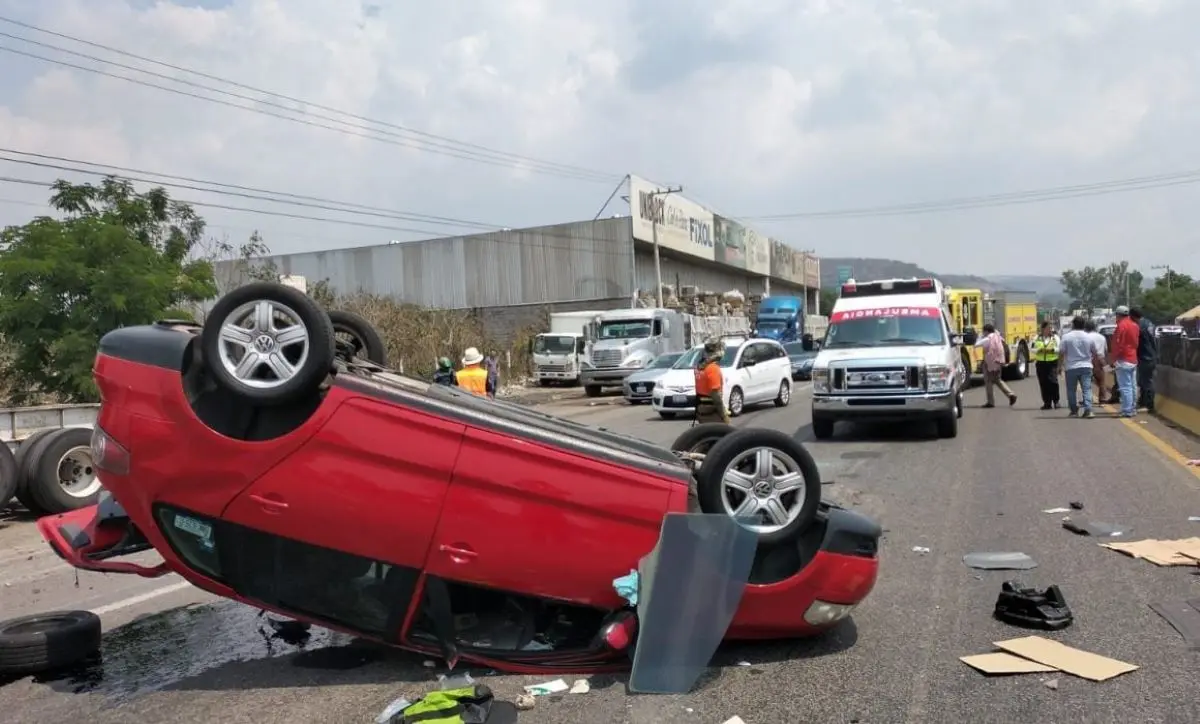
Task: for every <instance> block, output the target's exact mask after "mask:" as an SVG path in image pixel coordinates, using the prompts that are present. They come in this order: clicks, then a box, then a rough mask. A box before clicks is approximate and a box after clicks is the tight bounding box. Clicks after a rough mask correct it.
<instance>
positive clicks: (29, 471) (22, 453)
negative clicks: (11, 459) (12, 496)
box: [16, 430, 58, 517]
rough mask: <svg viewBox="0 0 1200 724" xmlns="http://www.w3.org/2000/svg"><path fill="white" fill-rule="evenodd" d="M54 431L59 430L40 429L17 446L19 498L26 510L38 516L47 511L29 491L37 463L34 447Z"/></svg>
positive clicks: (17, 493)
mask: <svg viewBox="0 0 1200 724" xmlns="http://www.w3.org/2000/svg"><path fill="white" fill-rule="evenodd" d="M52 432H58V430H39V431H38V432H35V433H33V434H32V435H30V436H29V437H27V438H25V439H24V440H22V441H21V446H20V447H18V448H17V454H16V460H17V492H16V496H17V500H18V501H19V502H20V503H21V505H24V506H25V509H26V510H28V511H29V512H30V513H32V514H33V515H35V516H38V517H40V516H43V515H45V514H46V512H47V511H45V510H42V507H41V506H40V505H38V504H37V501H36V500H34V499H33V496H32V495H31V494H30V492H29V486H30V481H32V480H33V468H34V466H35V465H36V464H37V455H35V454H34V448H35V447H37V446H38V443H40V442H41V441H42V440H45V439H46V436H47V435H49V434H50V433H52Z"/></svg>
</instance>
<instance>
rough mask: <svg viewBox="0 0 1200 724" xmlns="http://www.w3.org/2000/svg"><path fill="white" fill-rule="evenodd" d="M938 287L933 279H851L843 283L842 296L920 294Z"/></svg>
mask: <svg viewBox="0 0 1200 724" xmlns="http://www.w3.org/2000/svg"><path fill="white" fill-rule="evenodd" d="M936 289H937V287H936V286H935V285H934V283H933V280H932V279H885V280H883V281H877V282H864V283H862V284H859V283H858V282H856V281H854V280H853V279H850V280H848V281H847V282H846V283H845V284H843V285H842V296H843V297H882V296H887V295H890V294H920V293H922V292H932V291H934V290H936Z"/></svg>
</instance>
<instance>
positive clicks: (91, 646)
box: [0, 611, 101, 676]
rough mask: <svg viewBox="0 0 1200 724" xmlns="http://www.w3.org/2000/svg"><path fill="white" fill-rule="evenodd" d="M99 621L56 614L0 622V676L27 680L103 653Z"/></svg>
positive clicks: (76, 613)
mask: <svg viewBox="0 0 1200 724" xmlns="http://www.w3.org/2000/svg"><path fill="white" fill-rule="evenodd" d="M100 633H101V631H100V617H99V616H97V615H96V614H94V613H92V612H91V611H54V612H51V613H38V614H34V615H32V616H21V617H20V618H13V619H9V620H7V621H2V622H0V674H8V675H15V676H25V675H28V674H37V673H41V672H43V671H52V670H54V669H61V668H64V667H67V666H71V665H72V664H77V663H79V662H80V661H83V660H84V659H86V658H88V657H89V656H92V655H93V654H95V653H97V652H98V651H99V650H100Z"/></svg>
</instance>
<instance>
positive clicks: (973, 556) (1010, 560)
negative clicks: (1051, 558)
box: [963, 552, 1037, 571]
mask: <svg viewBox="0 0 1200 724" xmlns="http://www.w3.org/2000/svg"><path fill="white" fill-rule="evenodd" d="M963 563H965V564H967V566H968V567H970V568H978V569H979V570H981V571H1028V570H1029V569H1031V568H1037V561H1035V560H1033V559H1032V558H1030V557H1029V556H1028V555H1026V554H1024V553H1017V552H1005V553H968V554H967V555H965V556H963Z"/></svg>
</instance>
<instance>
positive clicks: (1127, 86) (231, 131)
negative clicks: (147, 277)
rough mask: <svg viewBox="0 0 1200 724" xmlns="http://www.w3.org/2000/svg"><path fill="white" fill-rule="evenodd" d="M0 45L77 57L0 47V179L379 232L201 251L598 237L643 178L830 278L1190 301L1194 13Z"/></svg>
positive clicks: (810, 2) (22, 191)
mask: <svg viewBox="0 0 1200 724" xmlns="http://www.w3.org/2000/svg"><path fill="white" fill-rule="evenodd" d="M0 17H3V18H6V19H8V20H17V21H19V22H22V23H26V24H30V25H34V26H37V27H39V28H43V29H46V30H51V31H54V32H56V33H60V34H62V36H69V37H62V36H54V35H47V34H45V33H42V32H38V31H36V30H32V29H30V28H28V27H22V26H20V25H15V24H12V23H10V22H4V21H0V50H3V51H4V52H0V148H3V149H4V150H3V151H0V157H2V158H8V159H12V158H18V159H24V160H25V161H29V160H30V159H31V158H32V157H30V156H20V157H17V156H13V155H12V151H21V152H26V153H40V154H45V155H50V156H57V157H61V158H66V159H70V162H69V163H68V162H63V161H53V160H46V159H42V160H40V161H39V163H46V164H51V165H59V166H68V167H70V168H80V166H79V162H80V161H87V162H92V163H95V164H106V165H109V166H122V167H127V168H130V169H137V170H139V171H142V172H156V173H162V174H172V175H175V176H180V177H190V178H194V179H199V180H202V181H206V182H214V181H215V182H220V183H223V184H234V185H240V186H246V187H253V188H257V189H264V190H269V191H272V192H286V193H290V194H298V195H304V196H309V197H317V198H321V199H329V200H333V201H337V202H350V203H355V204H359V205H362V206H368V207H372V209H366V210H364V211H367V212H368V213H366V214H357V215H356V214H351V213H347V211H346V210H345V207H344V206H339V205H333V206H331V205H330V204H329V203H328V202H315V201H308V202H303V203H308V204H310V205H309V206H300V205H295V204H292V205H284V204H279V203H269V202H267V201H264V200H262V199H257V198H247V197H246V196H232V195H228V194H213V193H210V192H205V191H202V190H198V189H197V188H192V189H182V188H175V189H173V192H174V194H175V195H177V196H178V197H180V198H184V199H187V200H191V201H195V202H198V203H203V204H208V206H206V207H204V208H203V209H202V213H203V214H204V215H205V217H206V218H207V219H209V221H210V225H211V228H212V231H213V233H214V234H227V235H229V237H230V238H231V239H235V240H236V239H237V238H241V237H244V236H246V235H247V234H248V233H249V231H251V230H253V229H259V230H261V231H262V233H263V234H264V235H265V237H266V240H267V242H268V244H270V246H271V247H272V250H273V251H276V252H288V251H304V250H313V249H320V248H332V247H339V246H357V245H362V244H370V243H381V242H384V241H387V240H389V239H410V238H415V237H418V236H442V235H451V234H458V233H465V232H468V231H470V230H477V229H481V228H489V227H501V226H512V227H515V226H525V225H534V224H541V223H554V222H562V221H570V220H577V219H589V218H591V217H592V216H593V215H594V214H596V212H597V210H599V209H600V207H601V205H602V204H603V203H604V201H605V199H606V198H607V197H608V195H609V194H610V192H611V191H612V190H613V188H614V186H615V185H616V184H617V183H618V181H619V179H620V178H621V177H622V176H623V175H624V174H626V173H636V174H639V175H642V176H645V177H648V178H650V179H653V180H656V181H659V182H663V183H671V184H681V185H682V186H683V187H684V189H685V192H684V195H685V196H688V197H690V198H692V199H693V200H695V201H698V202H701V203H704V204H705V205H707V206H709V207H710V208H713V209H714V210H716V211H717V212H718V213H723V214H726V215H729V216H734V217H739V218H743V219H746V220H748V223H751V224H752V225H754V226H755V227H757V228H759V229H760V230H761V231H763V232H766V233H769V234H771V235H772V236H776V237H777V238H780V239H783V240H786V241H788V242H789V243H791V244H793V245H795V246H797V247H801V248H812V249H815V250H816V251H817V252H818V253H819V254H821V255H826V256H884V257H891V258H897V259H903V260H907V261H913V262H917V263H920V264H922V265H924V266H926V267H929V268H931V269H933V270H935V271H941V272H969V273H977V274H983V275H988V274H1024V273H1032V274H1043V273H1044V274H1056V273H1057V272H1058V271H1060V270H1061V269H1063V268H1065V267H1074V266H1081V265H1083V264H1086V263H1094V264H1102V263H1107V262H1108V261H1110V260H1114V259H1128V260H1129V261H1131V262H1132V263H1133V264H1134V265H1136V266H1139V267H1142V268H1143V269H1147V271H1148V268H1149V267H1150V266H1152V265H1158V264H1171V265H1172V266H1173V267H1175V268H1180V269H1182V270H1184V271H1189V272H1191V273H1200V204H1197V203H1195V202H1194V201H1193V199H1194V198H1195V195H1196V194H1197V193H1200V184H1194V183H1193V182H1194V181H1200V171H1195V172H1194V173H1195V175H1188V174H1189V173H1192V170H1193V169H1200V140H1197V139H1198V134H1197V131H1196V129H1197V128H1200V123H1198V121H1200V95H1198V94H1200V45H1197V44H1196V43H1195V41H1194V35H1195V29H1196V28H1197V27H1200V3H1198V2H1195V1H1194V0H1192V1H1189V0H1089V1H1088V2H1086V3H1085V2H1078V1H1072V0H1036V1H1035V0H971V1H970V2H967V1H965V0H753V1H751V0H706V1H705V2H699V1H695V2H684V1H683V0H653V1H651V0H641V1H640V2H635V1H634V0H611V1H610V2H604V3H598V2H583V1H581V0H508V1H507V2H503V3H500V2H488V3H483V2H470V3H468V2H459V1H456V0H445V1H444V2H440V3H410V2H395V1H394V0H368V1H367V2H365V3H364V4H357V3H356V2H354V1H353V0H286V1H284V0H174V2H167V1H166V0H159V1H158V2H152V1H151V0H36V1H35V0H0ZM13 36H15V37H13ZM78 40H85V41H88V42H90V43H94V44H99V45H103V46H109V47H111V48H114V49H117V50H119V51H124V52H126V53H133V54H136V55H139V56H143V57H144V58H147V59H151V60H154V61H160V62H162V63H167V64H170V65H174V66H179V67H180V68H185V69H190V70H194V71H200V72H202V73H205V74H207V75H208V76H209V77H204V76H197V75H194V74H188V73H185V72H183V71H181V70H178V69H172V68H170V67H167V66H165V65H156V64H154V63H151V62H148V61H147V60H138V59H135V58H131V57H129V56H128V55H120V54H117V53H114V52H112V51H111V50H107V49H104V48H100V47H97V46H96V45H90V46H89V45H85V44H81V43H80V42H78ZM29 41H34V43H31V42H29ZM35 43H40V44H42V45H38V44H35ZM47 46H52V47H47ZM11 50H17V51H20V52H21V53H27V54H32V55H36V56H41V58H33V57H29V55H20V54H16V53H12V52H9V51H11ZM66 51H72V52H73V53H76V54H75V55H73V54H72V53H71V52H66ZM87 56H91V57H87ZM114 62H115V63H120V64H123V65H125V66H131V67H133V68H142V69H145V70H147V71H150V72H151V73H153V74H157V75H146V74H144V73H138V72H136V71H135V70H130V69H128V68H121V67H118V66H114V65H112V64H111V63H114ZM65 64H71V65H75V66H82V67H84V68H90V69H96V70H101V71H103V72H104V73H109V74H112V75H120V76H125V77H127V78H137V79H139V80H140V81H141V82H142V83H143V84H138V83H134V82H130V81H129V80H123V79H118V78H113V77H108V76H104V75H100V74H96V73H93V72H87V71H84V70H80V69H77V68H72V67H70V65H65ZM180 79H182V80H184V81H187V82H189V83H191V84H192V85H187V84H181V83H180ZM227 81H232V82H234V83H237V84H240V85H230V84H229V83H228V82H227ZM146 83H150V84H155V85H159V86H164V87H168V88H173V89H175V90H176V91H177V92H171V91H168V90H163V89H161V88H153V87H148V86H147V85H144V84H146ZM212 89H216V90H212ZM261 91H269V92H270V93H273V94H278V95H275V96H271V95H266V94H264V93H262V92H261ZM186 94H194V95H199V96H202V97H204V98H207V99H210V100H202V99H198V98H194V97H191V96H189V95H186ZM280 95H282V96H288V97H290V98H291V99H290V100H289V99H285V98H281V97H279V96H280ZM211 99H215V101H214V100H211ZM297 100H302V101H307V102H309V103H311V104H316V105H302V104H300V103H298V102H296V101H297ZM317 106H322V107H324V108H320V107H317ZM247 107H249V108H250V109H251V110H246V108H247ZM347 114H349V115H347ZM280 116H283V117H286V118H291V119H299V122H297V121H296V120H285V118H281V117H280ZM1189 139H1191V140H1189ZM134 175H136V174H134ZM57 176H66V177H70V178H78V179H83V178H85V177H83V176H79V175H78V174H75V173H74V172H70V171H63V170H61V169H53V168H45V167H38V166H34V165H30V164H28V163H23V164H19V163H13V162H12V161H11V160H0V178H3V179H5V180H0V199H2V200H0V223H21V222H23V221H24V220H26V219H28V218H29V217H30V216H32V215H34V214H37V213H39V205H40V204H41V203H42V202H43V201H44V198H45V193H44V191H43V189H41V188H40V187H38V186H35V185H32V184H29V183H19V181H44V180H50V179H53V178H55V177H57ZM1143 177H1154V180H1150V181H1140V182H1137V183H1134V184H1129V183H1117V184H1114V183H1112V182H1125V181H1126V180H1128V179H1135V178H1143ZM147 178H148V177H147ZM14 179H15V180H14ZM173 183H176V184H185V185H191V186H194V187H201V188H212V187H211V186H206V184H197V183H194V182H185V181H179V180H176V181H173ZM1094 184H1099V185H1094ZM1080 186H1083V187H1084V188H1083V189H1078V188H1077V189H1076V190H1072V191H1063V190H1062V189H1064V188H1065V187H1080ZM1131 186H1132V187H1138V186H1140V187H1142V188H1140V189H1139V190H1133V191H1130V190H1129V189H1130V187H1131ZM227 190H228V189H227ZM1046 190H1049V191H1047V192H1046V193H1044V194H1020V193H1019V192H1028V191H1039V192H1041V191H1046ZM1100 191H1103V192H1104V193H1097V192H1100ZM239 193H248V192H239ZM1005 194H1010V196H1003V195H1005ZM1012 194H1015V195H1012ZM249 195H251V196H253V195H260V196H261V194H259V193H258V192H253V193H250V194H249ZM1064 195H1067V196H1071V195H1074V196H1075V198H1067V199H1063V198H1062V197H1063V196H1064ZM963 198H974V199H977V200H976V201H972V202H969V203H966V204H962V203H958V204H957V206H959V207H960V208H957V209H953V210H947V209H946V204H945V203H942V204H941V205H938V203H932V205H926V204H927V202H946V201H948V200H949V201H953V200H957V199H963ZM981 198H982V200H979V199H981ZM293 200H295V199H293ZM1031 200H1036V201H1037V203H1029V202H1030V201H1031ZM1018 202H1019V203H1018ZM912 204H918V205H920V206H919V207H918V208H916V209H913V208H912V207H909V208H904V207H905V206H907V205H912ZM214 206H230V207H238V208H240V209H249V211H242V210H237V211H235V210H230V209H220V208H215V207H214ZM319 206H325V207H326V208H317V207H319ZM621 206H622V202H621V201H620V199H619V198H618V199H617V200H616V202H615V203H614V204H613V205H611V206H609V207H608V209H607V213H610V214H611V213H617V212H621V213H627V212H628V207H627V206H626V207H625V209H624V210H622V208H621ZM963 206H965V207H966V208H961V207H963ZM887 207H901V208H900V209H896V208H892V209H890V210H889V209H887ZM264 210H266V211H271V212H273V213H274V214H275V215H267V214H262V213H256V212H260V211H264ZM847 210H848V211H850V212H851V213H838V214H824V213H823V212H831V211H833V212H843V211H847ZM931 210H932V211H931ZM280 214H283V216H281V215H280ZM287 214H292V215H301V216H310V217H317V218H318V219H320V220H311V219H294V218H288V217H287V216H286V215H287ZM417 214H421V215H425V216H420V217H418V216H415V215H417ZM429 216H434V217H440V218H437V219H429V218H428V217H429ZM771 216H774V217H789V218H776V219H764V218H762V217H771ZM756 217H757V218H756ZM339 220H340V221H342V222H355V223H357V224H359V225H357V226H356V225H352V224H349V223H338V221H339ZM751 220H752V221H751ZM375 227H388V228H375Z"/></svg>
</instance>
